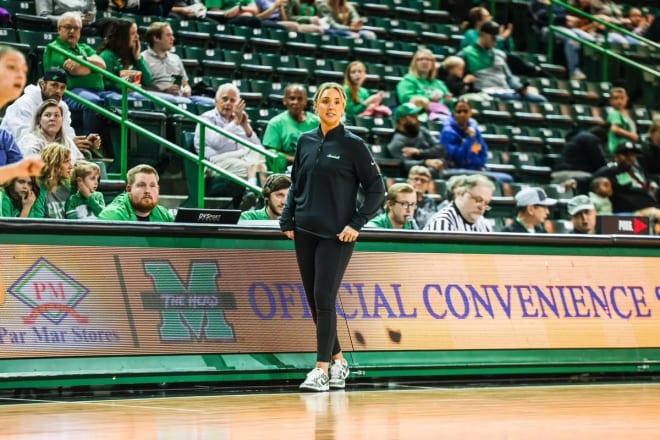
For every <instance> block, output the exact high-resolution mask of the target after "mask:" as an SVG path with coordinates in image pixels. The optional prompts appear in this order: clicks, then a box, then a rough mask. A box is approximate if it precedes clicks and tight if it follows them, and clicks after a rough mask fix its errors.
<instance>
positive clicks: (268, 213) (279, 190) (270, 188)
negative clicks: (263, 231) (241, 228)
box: [240, 174, 291, 221]
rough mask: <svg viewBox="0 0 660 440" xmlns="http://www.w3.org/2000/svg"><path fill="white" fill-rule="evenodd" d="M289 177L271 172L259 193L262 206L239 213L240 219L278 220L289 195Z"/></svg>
mask: <svg viewBox="0 0 660 440" xmlns="http://www.w3.org/2000/svg"><path fill="white" fill-rule="evenodd" d="M290 187H291V178H290V177H289V176H287V175H284V174H271V175H270V176H268V178H267V179H266V182H264V186H263V189H262V191H261V193H262V194H263V196H264V207H263V208H262V209H257V210H253V211H245V212H242V213H241V218H240V220H241V221H243V220H279V218H280V216H281V215H282V209H284V203H285V202H286V198H287V196H288V195H289V188H290Z"/></svg>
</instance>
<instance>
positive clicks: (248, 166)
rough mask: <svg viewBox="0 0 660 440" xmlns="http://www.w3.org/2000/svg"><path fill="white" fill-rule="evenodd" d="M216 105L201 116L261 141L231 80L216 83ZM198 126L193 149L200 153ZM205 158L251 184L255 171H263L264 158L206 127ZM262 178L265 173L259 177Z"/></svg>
mask: <svg viewBox="0 0 660 440" xmlns="http://www.w3.org/2000/svg"><path fill="white" fill-rule="evenodd" d="M215 103H216V107H215V108H214V109H213V110H209V111H207V112H206V113H204V114H202V115H201V116H200V117H201V118H202V119H204V120H206V121H208V122H209V123H211V124H213V125H215V126H216V127H219V128H222V129H224V130H225V131H227V132H229V133H231V134H232V135H234V136H237V137H239V138H241V139H243V140H245V141H248V142H251V143H252V144H255V145H259V146H261V142H260V141H259V138H258V137H257V134H256V133H255V132H254V130H253V129H252V127H251V126H250V120H249V118H248V115H247V113H245V101H243V99H241V96H240V92H239V90H238V88H237V87H236V86H235V85H233V84H232V83H226V84H222V85H221V86H220V87H218V91H217V93H216V96H215ZM200 130H201V127H200V125H199V124H197V127H196V128H195V138H194V142H195V151H196V152H197V153H199V141H200ZM205 139H206V145H205V149H204V154H205V157H206V159H208V160H210V161H211V162H213V163H214V164H215V165H217V166H218V167H220V168H222V169H224V170H226V171H228V172H230V173H232V174H234V175H236V176H238V177H241V178H243V179H247V181H248V182H249V183H251V184H253V185H256V183H257V173H265V171H266V166H265V159H264V156H263V155H261V154H260V153H258V152H256V151H254V150H252V149H250V148H248V147H245V146H243V145H241V144H239V143H238V142H236V141H233V140H231V139H229V138H227V137H225V136H223V135H221V134H218V133H216V132H215V131H211V130H208V129H206V136H205ZM264 180H265V177H264V178H263V180H262V181H264Z"/></svg>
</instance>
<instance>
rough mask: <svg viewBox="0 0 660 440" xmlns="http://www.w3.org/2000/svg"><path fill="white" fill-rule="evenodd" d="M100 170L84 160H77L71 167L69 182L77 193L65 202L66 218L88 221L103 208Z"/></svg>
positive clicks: (103, 200)
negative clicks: (99, 188)
mask: <svg viewBox="0 0 660 440" xmlns="http://www.w3.org/2000/svg"><path fill="white" fill-rule="evenodd" d="M100 177H101V168H100V167H99V166H98V165H97V164H95V163H93V162H87V161H85V160H79V161H78V162H76V164H75V165H74V167H73V175H72V176H71V181H72V182H73V183H74V184H75V185H76V186H77V189H78V190H77V191H76V192H75V193H73V194H71V196H70V197H69V199H68V200H67V201H66V206H65V212H66V218H70V219H79V220H89V219H95V218H96V216H97V215H98V214H99V213H100V212H101V211H102V210H103V208H105V199H104V198H103V194H102V193H101V192H100V191H96V189H97V188H98V187H99V179H100Z"/></svg>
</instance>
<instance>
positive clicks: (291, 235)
mask: <svg viewBox="0 0 660 440" xmlns="http://www.w3.org/2000/svg"><path fill="white" fill-rule="evenodd" d="M284 235H286V238H288V239H289V240H293V239H294V238H296V233H295V232H294V231H284Z"/></svg>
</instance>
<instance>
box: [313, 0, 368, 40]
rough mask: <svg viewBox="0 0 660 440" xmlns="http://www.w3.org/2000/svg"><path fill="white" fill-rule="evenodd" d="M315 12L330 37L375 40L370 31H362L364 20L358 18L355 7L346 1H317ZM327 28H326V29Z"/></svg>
mask: <svg viewBox="0 0 660 440" xmlns="http://www.w3.org/2000/svg"><path fill="white" fill-rule="evenodd" d="M315 6H316V11H317V14H318V16H319V17H321V23H322V24H321V25H322V26H323V27H324V29H325V32H326V33H327V34H331V35H339V36H343V37H351V38H358V37H362V38H365V39H367V40H373V39H375V38H376V34H375V33H373V32H372V31H369V30H366V29H363V28H362V27H363V25H364V23H365V21H366V20H365V19H364V18H362V17H360V15H359V14H358V12H357V10H356V9H355V7H354V6H353V5H352V4H351V3H349V2H348V1H346V0H318V1H317V2H316V5H315ZM326 26H327V28H326Z"/></svg>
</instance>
